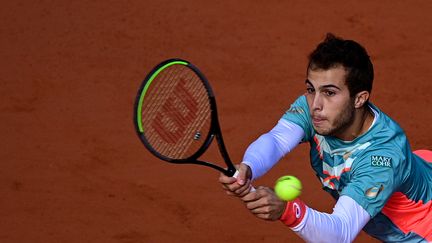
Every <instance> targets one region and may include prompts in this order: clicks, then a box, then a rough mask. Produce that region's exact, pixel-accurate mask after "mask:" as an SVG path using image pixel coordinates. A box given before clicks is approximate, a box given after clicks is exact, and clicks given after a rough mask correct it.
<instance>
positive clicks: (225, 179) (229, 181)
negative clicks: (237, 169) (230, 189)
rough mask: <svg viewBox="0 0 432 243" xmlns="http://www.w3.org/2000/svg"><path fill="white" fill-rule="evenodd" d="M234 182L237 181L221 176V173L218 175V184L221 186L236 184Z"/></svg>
mask: <svg viewBox="0 0 432 243" xmlns="http://www.w3.org/2000/svg"><path fill="white" fill-rule="evenodd" d="M236 181H237V179H236V178H233V177H229V176H226V175H225V174H222V173H221V174H220V175H219V182H220V183H223V184H232V183H234V182H236Z"/></svg>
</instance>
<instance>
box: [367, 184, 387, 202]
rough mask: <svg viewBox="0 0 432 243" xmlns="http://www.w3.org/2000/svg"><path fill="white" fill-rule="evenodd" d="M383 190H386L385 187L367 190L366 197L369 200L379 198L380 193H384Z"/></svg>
mask: <svg viewBox="0 0 432 243" xmlns="http://www.w3.org/2000/svg"><path fill="white" fill-rule="evenodd" d="M382 190H384V186H383V185H380V186H374V187H371V188H369V189H367V190H366V192H365V196H366V197H368V198H369V199H373V198H376V197H377V196H378V194H380V192H382Z"/></svg>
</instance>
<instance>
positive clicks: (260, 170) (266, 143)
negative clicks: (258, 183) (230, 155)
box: [242, 119, 305, 179]
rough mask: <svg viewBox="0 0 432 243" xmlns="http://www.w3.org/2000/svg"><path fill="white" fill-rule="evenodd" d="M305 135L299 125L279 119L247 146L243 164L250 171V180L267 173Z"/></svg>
mask: <svg viewBox="0 0 432 243" xmlns="http://www.w3.org/2000/svg"><path fill="white" fill-rule="evenodd" d="M304 135H305V133H304V131H303V128H301V127H300V126H299V125H297V124H295V123H292V122H289V121H287V120H285V119H280V120H279V122H278V124H277V125H276V126H275V127H274V128H273V129H272V130H271V131H270V132H268V133H265V134H263V135H261V136H260V137H259V138H258V139H257V140H255V142H253V143H252V144H251V145H249V147H248V149H247V150H246V152H245V155H244V157H243V162H242V163H245V164H247V165H248V166H249V167H250V168H251V170H252V177H253V178H252V179H257V178H259V177H260V176H262V175H264V174H265V173H266V172H267V171H269V170H270V169H271V168H272V167H273V166H274V165H275V164H276V163H277V162H278V161H279V160H280V159H281V158H282V157H283V156H284V155H285V154H287V153H288V152H290V151H291V150H292V149H294V148H295V147H296V146H297V145H298V144H299V143H300V142H301V140H302V139H303V137H304Z"/></svg>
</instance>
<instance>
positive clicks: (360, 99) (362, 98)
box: [354, 91, 370, 108]
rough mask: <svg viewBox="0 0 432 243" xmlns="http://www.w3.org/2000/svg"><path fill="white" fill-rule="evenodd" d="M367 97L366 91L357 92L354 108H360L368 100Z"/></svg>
mask: <svg viewBox="0 0 432 243" xmlns="http://www.w3.org/2000/svg"><path fill="white" fill-rule="evenodd" d="M369 95H370V94H369V92H368V91H360V92H358V93H357V94H356V96H355V99H354V107H355V108H361V107H362V106H363V105H364V104H366V102H367V101H368V100H369Z"/></svg>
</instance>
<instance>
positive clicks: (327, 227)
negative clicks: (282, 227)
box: [291, 196, 370, 242]
mask: <svg viewBox="0 0 432 243" xmlns="http://www.w3.org/2000/svg"><path fill="white" fill-rule="evenodd" d="M369 219H370V215H369V213H368V212H367V211H366V210H364V209H363V208H362V207H361V206H360V205H359V204H358V203H357V202H356V201H354V200H353V199H352V198H350V197H348V196H341V197H340V198H339V200H338V201H337V203H336V205H335V207H334V208H333V213H332V214H327V213H322V212H318V211H316V210H313V209H311V208H307V209H306V215H305V217H304V218H303V220H302V222H301V223H300V224H299V225H297V226H296V227H294V228H291V229H292V230H293V231H294V232H295V233H296V234H297V235H298V236H300V237H301V238H302V239H303V240H305V241H306V242H352V241H353V240H354V239H355V237H356V236H357V235H358V233H359V232H360V230H361V229H362V228H363V227H364V226H365V225H366V223H367V222H368V221H369Z"/></svg>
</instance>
